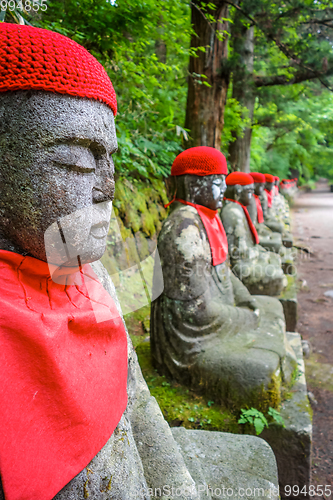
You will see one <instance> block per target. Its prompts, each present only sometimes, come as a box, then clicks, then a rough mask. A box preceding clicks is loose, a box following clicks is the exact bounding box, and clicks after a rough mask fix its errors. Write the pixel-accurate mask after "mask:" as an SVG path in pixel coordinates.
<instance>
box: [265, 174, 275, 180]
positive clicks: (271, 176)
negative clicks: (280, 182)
mask: <svg viewBox="0 0 333 500" xmlns="http://www.w3.org/2000/svg"><path fill="white" fill-rule="evenodd" d="M265 179H266V182H274V175H272V174H265Z"/></svg>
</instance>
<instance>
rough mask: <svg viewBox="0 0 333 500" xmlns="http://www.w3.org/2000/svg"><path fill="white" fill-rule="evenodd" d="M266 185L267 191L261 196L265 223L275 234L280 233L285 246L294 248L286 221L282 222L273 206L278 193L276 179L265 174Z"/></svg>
mask: <svg viewBox="0 0 333 500" xmlns="http://www.w3.org/2000/svg"><path fill="white" fill-rule="evenodd" d="M264 175H265V179H266V183H265V189H264V191H263V193H262V194H261V196H260V201H261V205H262V209H263V215H264V222H265V225H266V226H267V227H269V229H271V230H272V231H273V232H277V233H280V234H281V236H282V241H283V244H284V246H286V247H288V248H290V247H292V243H293V240H292V236H291V234H290V232H289V228H288V227H286V226H285V221H283V220H282V221H281V220H280V219H279V217H278V214H277V213H276V212H275V209H274V206H273V200H274V195H275V192H276V185H275V177H274V176H273V175H272V174H264Z"/></svg>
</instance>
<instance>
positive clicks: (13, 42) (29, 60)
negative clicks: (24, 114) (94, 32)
mask: <svg viewBox="0 0 333 500" xmlns="http://www.w3.org/2000/svg"><path fill="white" fill-rule="evenodd" d="M30 89H34V90H46V91H50V92H59V93H60V94H69V95H73V96H79V97H87V98H89V99H96V100H99V101H103V102H104V103H105V104H107V105H108V106H109V107H110V108H111V109H112V111H113V113H114V115H116V113H117V99H116V94H115V91H114V89H113V86H112V83H111V81H110V78H109V77H108V75H107V73H106V71H105V69H104V68H103V66H102V65H101V64H100V63H99V62H98V61H97V59H95V58H94V56H92V55H91V54H90V53H89V52H88V51H87V50H86V49H84V48H83V47H82V46H81V45H79V44H78V43H76V42H74V41H73V40H71V39H70V38H67V37H66V36H63V35H60V34H59V33H54V32H53V31H49V30H46V29H41V28H34V27H32V26H22V25H19V24H9V23H0V92H8V91H14V90H30Z"/></svg>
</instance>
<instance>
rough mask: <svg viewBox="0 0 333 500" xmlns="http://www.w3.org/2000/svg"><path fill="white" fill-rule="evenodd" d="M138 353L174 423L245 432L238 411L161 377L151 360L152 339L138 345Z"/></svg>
mask: <svg viewBox="0 0 333 500" xmlns="http://www.w3.org/2000/svg"><path fill="white" fill-rule="evenodd" d="M136 353H137V355H138V358H139V363H140V366H141V370H142V373H143V376H144V378H145V380H146V382H147V384H148V387H149V390H150V393H151V394H152V396H154V397H155V398H156V400H157V402H158V404H159V406H160V408H161V410H162V412H163V415H164V417H165V419H166V420H167V422H169V424H170V425H171V426H180V425H181V426H183V427H185V428H186V429H205V430H215V431H224V432H233V433H237V434H240V433H242V432H243V426H242V425H240V424H238V423H237V420H238V412H231V411H230V410H228V409H226V408H224V407H223V406H220V405H218V404H216V403H215V402H214V401H211V400H209V399H208V398H205V397H204V396H199V395H197V394H195V393H194V392H192V391H191V390H189V389H187V388H186V387H184V386H181V385H180V384H177V383H175V382H172V381H170V380H168V379H167V378H166V377H165V376H160V375H159V374H158V372H157V371H156V370H155V369H154V368H153V365H152V362H151V356H150V344H149V342H146V343H143V344H142V343H141V344H140V345H138V347H137V348H136Z"/></svg>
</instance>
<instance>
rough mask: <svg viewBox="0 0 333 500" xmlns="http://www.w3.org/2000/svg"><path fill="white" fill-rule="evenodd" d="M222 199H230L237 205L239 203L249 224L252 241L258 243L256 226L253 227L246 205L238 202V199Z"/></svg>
mask: <svg viewBox="0 0 333 500" xmlns="http://www.w3.org/2000/svg"><path fill="white" fill-rule="evenodd" d="M224 199H225V200H227V201H232V202H233V203H237V205H240V206H241V207H242V209H243V211H244V214H245V217H246V220H247V223H248V225H249V228H250V231H251V233H252V237H253V241H254V243H255V244H256V245H258V244H259V236H258V233H257V230H256V228H255V227H254V224H253V222H252V219H251V217H250V214H249V212H248V209H247V208H246V206H245V205H242V204H241V203H239V201H236V200H233V199H232V198H224Z"/></svg>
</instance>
